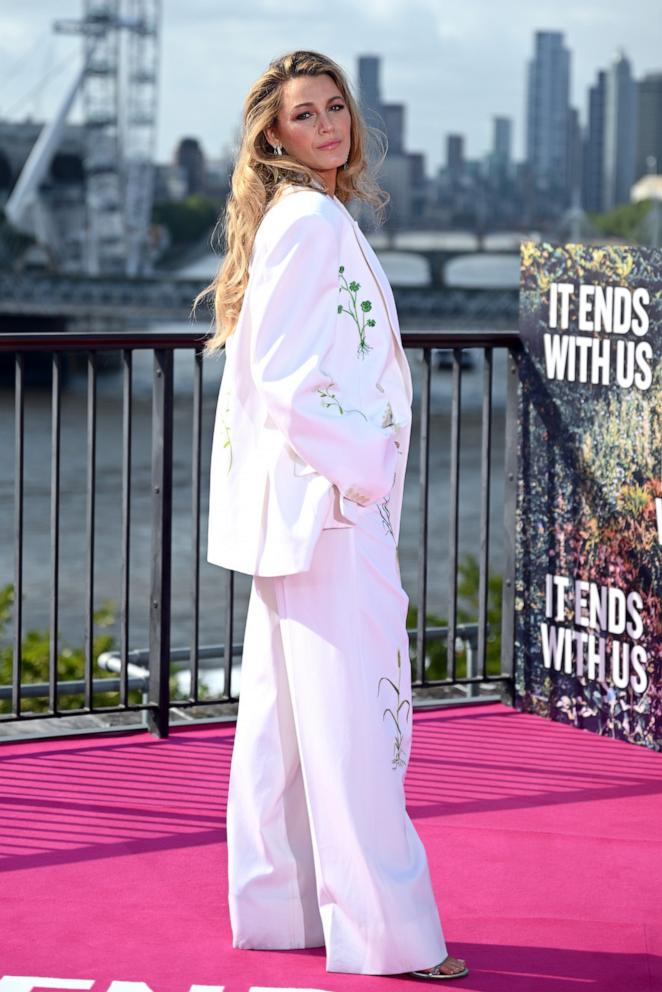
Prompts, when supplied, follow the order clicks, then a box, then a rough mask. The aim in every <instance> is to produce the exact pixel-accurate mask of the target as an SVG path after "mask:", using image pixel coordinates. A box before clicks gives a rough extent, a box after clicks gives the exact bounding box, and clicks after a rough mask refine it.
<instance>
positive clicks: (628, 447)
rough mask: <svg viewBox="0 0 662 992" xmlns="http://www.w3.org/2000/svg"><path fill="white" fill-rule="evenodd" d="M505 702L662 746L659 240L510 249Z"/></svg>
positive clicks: (528, 245)
mask: <svg viewBox="0 0 662 992" xmlns="http://www.w3.org/2000/svg"><path fill="white" fill-rule="evenodd" d="M520 335H521V338H522V344H523V350H522V352H521V354H520V356H519V361H518V366H519V384H520V389H519V410H518V428H517V429H518V452H519V471H518V480H517V510H516V512H517V526H516V534H517V538H516V548H515V705H516V707H517V708H518V709H521V710H523V711H526V712H529V713H537V714H540V715H542V716H545V717H548V718H550V719H552V720H558V721H563V722H567V723H571V724H574V725H575V726H577V727H580V728H582V729H585V730H590V731H594V732H596V733H598V734H602V735H604V736H609V737H614V738H618V739H621V740H626V741H629V742H631V743H633V744H639V745H642V746H645V747H648V748H651V749H653V750H656V751H659V750H662V482H661V478H662V364H661V362H660V357H661V352H662V251H660V250H659V249H653V248H639V247H638V248H632V247H628V246H614V245H608V246H594V245H579V244H578V245H573V244H570V245H564V246H558V245H552V244H548V243H544V242H543V243H541V244H536V243H533V242H525V243H523V244H522V246H521V268H520Z"/></svg>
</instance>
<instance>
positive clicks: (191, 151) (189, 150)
mask: <svg viewBox="0 0 662 992" xmlns="http://www.w3.org/2000/svg"><path fill="white" fill-rule="evenodd" d="M175 164H176V165H178V166H179V167H180V169H182V170H183V171H184V175H185V176H186V191H187V192H188V193H201V192H202V191H203V190H204V188H205V156H204V152H203V151H202V148H201V147H200V142H199V141H198V140H197V138H182V139H181V141H180V142H179V144H178V145H177V149H176V151H175Z"/></svg>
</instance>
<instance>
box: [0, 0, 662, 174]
mask: <svg viewBox="0 0 662 992" xmlns="http://www.w3.org/2000/svg"><path fill="white" fill-rule="evenodd" d="M82 7H83V4H82V0H23V2H18V0H2V3H1V6H0V118H2V119H6V118H7V117H8V118H9V119H12V120H17V119H24V118H25V116H26V115H28V114H30V115H31V116H33V118H37V119H43V117H44V115H48V114H50V113H52V112H53V109H54V108H55V106H56V105H57V102H58V100H59V99H60V98H61V96H62V94H63V92H64V90H65V88H66V86H67V81H68V79H69V78H71V76H72V75H73V72H74V71H75V63H76V60H77V58H78V56H79V53H80V40H79V39H77V38H73V37H66V36H61V35H59V36H58V35H55V34H54V33H53V31H52V27H51V26H52V22H53V20H54V19H55V18H56V17H77V16H79V15H80V12H81V10H82ZM536 30H561V31H563V32H564V35H565V42H566V45H567V46H568V47H569V48H570V49H571V52H572V68H571V94H572V102H573V104H574V106H576V107H578V109H579V111H580V117H581V120H582V122H584V121H585V119H586V103H587V89H588V86H589V85H590V84H591V83H592V82H593V80H594V77H595V73H596V71H597V69H599V68H603V67H606V66H607V65H608V63H609V62H610V61H611V59H612V58H613V57H614V55H615V53H616V51H617V49H618V48H619V47H622V48H623V49H624V50H625V53H626V54H627V55H628V57H629V58H630V60H631V62H632V64H633V70H634V74H635V76H636V77H637V78H640V77H641V76H643V75H644V74H645V73H647V72H651V71H662V3H661V0H628V2H627V3H624V2H622V0H600V2H598V0H538V2H536V3H531V2H527V0H463V2H462V3H461V4H460V3H458V2H456V0H453V2H450V0H436V2H435V0H362V2H361V3H360V4H357V3H355V2H352V3H349V2H347V0H336V2H335V3H324V4H318V3H312V2H305V0H239V2H238V0H233V2H228V0H163V15H162V37H161V65H160V73H161V85H160V96H159V112H158V144H157V154H158V159H159V160H160V161H166V160H170V159H171V157H172V152H173V149H174V146H175V144H176V143H177V141H178V140H179V139H180V138H181V137H183V136H185V135H186V136H193V137H197V138H198V139H199V140H200V141H201V142H202V145H203V148H204V150H205V152H206V154H207V155H208V156H209V157H211V158H216V157H218V156H219V155H220V154H221V153H222V152H224V151H225V150H227V149H228V148H230V147H231V145H232V143H233V137H234V135H235V134H236V133H237V129H238V127H239V124H240V119H241V107H242V103H243V100H244V97H245V94H246V92H247V90H248V89H249V87H250V86H251V84H252V83H253V81H254V80H255V79H256V78H257V77H258V76H259V74H260V73H261V72H262V70H263V69H264V68H265V67H266V65H267V63H268V62H269V61H270V60H271V59H273V58H275V57H276V56H279V55H282V54H284V53H285V52H288V51H291V50H293V49H296V48H308V49H314V50H316V51H320V52H323V53H325V54H327V55H329V56H330V57H331V58H333V59H334V60H335V61H336V62H338V63H340V65H341V66H342V67H343V68H344V69H345V70H346V71H347V73H348V74H349V76H350V79H351V81H352V83H353V85H354V91H355V93H356V91H357V78H356V72H357V68H356V67H357V57H358V56H359V55H362V54H370V55H381V56H382V74H381V88H382V99H383V100H384V101H385V102H392V103H395V102H402V103H404V104H405V105H406V128H405V141H406V147H407V150H409V151H418V152H423V153H425V155H426V165H427V171H428V173H431V172H432V171H433V170H435V169H436V168H437V167H438V166H439V165H440V164H443V161H444V160H445V135H446V134H447V133H448V132H460V133H464V134H465V135H466V139H467V145H466V153H467V155H468V157H470V158H475V157H478V156H480V155H483V154H484V153H485V152H486V151H487V150H488V148H489V146H490V142H491V134H492V117H493V115H494V114H499V115H507V116H511V117H512V118H513V121H514V154H515V157H516V158H518V159H519V158H521V157H522V154H523V142H524V96H525V78H526V77H525V70H526V62H527V61H528V59H529V58H530V57H531V53H532V50H533V34H534V31H536ZM62 63H64V64H63V65H62ZM58 66H60V68H59V70H58ZM49 70H57V71H52V72H51V75H50V76H49V77H48V80H47V82H46V83H45V84H44V83H42V82H41V81H42V80H43V78H44V76H45V75H46V73H47V72H48V71H49ZM73 119H74V120H76V119H78V113H77V112H74V115H73Z"/></svg>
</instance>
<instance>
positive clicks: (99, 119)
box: [7, 0, 161, 276]
mask: <svg viewBox="0 0 662 992" xmlns="http://www.w3.org/2000/svg"><path fill="white" fill-rule="evenodd" d="M160 7H161V0H83V16H82V18H80V19H79V20H74V19H67V20H60V21H57V22H56V23H55V30H56V31H59V32H64V33H67V34H79V35H81V36H82V43H83V68H82V70H81V73H80V75H79V76H78V77H77V79H76V81H75V84H74V86H73V87H70V89H69V90H68V92H67V95H66V98H65V101H64V102H63V104H62V107H60V108H59V109H58V111H57V113H56V115H55V118H54V120H53V121H51V122H50V124H48V125H46V127H45V128H44V132H43V134H42V135H41V136H40V139H39V140H38V141H37V142H36V143H35V146H34V148H33V149H32V152H31V153H30V156H29V157H28V161H27V162H26V164H25V167H24V169H23V173H22V175H21V176H20V177H19V181H18V182H17V183H16V187H15V190H14V191H12V195H11V196H10V198H9V200H8V202H7V207H8V208H9V209H8V212H7V216H8V217H9V218H10V220H12V222H13V223H15V224H16V226H17V227H21V228H22V229H23V230H30V232H31V233H34V234H35V235H36V236H37V237H38V238H39V239H40V240H41V239H43V237H44V233H43V232H44V231H45V230H46V227H45V225H44V224H43V223H42V224H40V225H37V223H36V220H35V218H38V217H39V216H40V215H39V211H38V209H37V207H38V204H37V203H36V201H37V200H38V187H39V183H40V182H41V180H42V179H43V177H44V175H45V172H46V170H47V169H48V167H49V164H50V161H51V159H52V156H53V154H54V152H55V150H56V148H57V144H58V141H59V138H60V136H61V134H62V131H63V128H64V123H65V118H66V115H67V113H68V111H69V108H70V106H71V103H72V101H73V98H74V96H75V95H76V93H77V92H80V94H81V96H82V105H83V121H84V172H85V218H86V219H85V224H84V229H83V230H81V231H80V232H79V233H78V236H77V237H76V236H74V237H71V236H69V237H67V238H64V239H58V243H57V244H55V243H49V245H48V247H49V248H50V249H51V252H52V253H53V254H54V255H55V256H56V257H57V256H59V261H60V264H61V267H62V268H63V269H64V270H67V271H73V270H74V269H76V268H80V267H81V264H82V268H83V271H85V272H86V273H87V274H88V275H91V276H96V275H105V274H118V275H128V276H136V275H141V274H146V273H147V272H149V271H150V252H149V240H148V236H149V223H150V217H151V209H152V199H153V183H154V181H153V175H154V164H153V159H154V140H155V132H156V104H157V90H158V39H159V30H160ZM49 240H50V239H49ZM81 242H82V251H81ZM81 259H82V263H81Z"/></svg>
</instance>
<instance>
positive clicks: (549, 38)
mask: <svg viewBox="0 0 662 992" xmlns="http://www.w3.org/2000/svg"><path fill="white" fill-rule="evenodd" d="M569 91H570V51H569V49H567V48H566V47H565V46H564V44H563V32H561V31H536V33H535V51H534V56H533V59H531V61H530V62H529V63H528V67H527V106H526V159H527V162H528V164H529V166H530V168H531V172H532V174H533V176H534V178H535V180H536V181H537V184H538V186H539V187H540V188H541V189H543V190H545V191H549V192H550V193H551V194H555V196H556V198H557V199H558V201H559V203H560V204H567V203H568V202H569V196H570V188H569V187H570V181H569V178H570V177H569V174H568V164H569V161H570V155H569V148H568V138H569V134H570V133H571V130H570V128H569V125H568V115H569V113H570V107H569Z"/></svg>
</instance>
